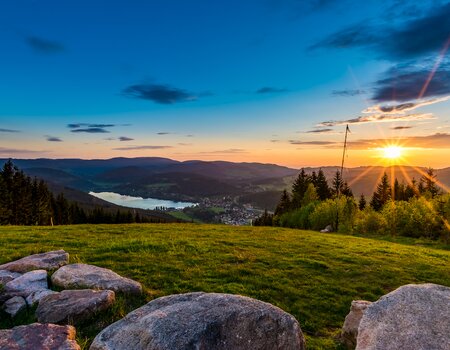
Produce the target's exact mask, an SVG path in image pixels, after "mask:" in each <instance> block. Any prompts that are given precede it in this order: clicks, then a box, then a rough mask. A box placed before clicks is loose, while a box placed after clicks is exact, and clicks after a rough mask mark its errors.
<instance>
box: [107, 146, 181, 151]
mask: <svg viewBox="0 0 450 350" xmlns="http://www.w3.org/2000/svg"><path fill="white" fill-rule="evenodd" d="M168 148H173V147H172V146H130V147H118V148H113V150H114V151H134V150H144V149H168Z"/></svg>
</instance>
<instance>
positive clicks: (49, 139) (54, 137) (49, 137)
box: [45, 135, 63, 142]
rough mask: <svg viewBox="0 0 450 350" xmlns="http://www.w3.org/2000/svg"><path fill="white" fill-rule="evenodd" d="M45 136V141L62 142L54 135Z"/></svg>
mask: <svg viewBox="0 0 450 350" xmlns="http://www.w3.org/2000/svg"><path fill="white" fill-rule="evenodd" d="M45 137H46V138H47V141H49V142H63V140H61V139H60V138H59V137H56V136H49V135H47V136H45Z"/></svg>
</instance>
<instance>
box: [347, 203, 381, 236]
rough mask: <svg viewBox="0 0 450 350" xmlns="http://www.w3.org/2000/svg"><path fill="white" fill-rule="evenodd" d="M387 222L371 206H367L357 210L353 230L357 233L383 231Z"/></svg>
mask: <svg viewBox="0 0 450 350" xmlns="http://www.w3.org/2000/svg"><path fill="white" fill-rule="evenodd" d="M386 227H387V223H386V220H385V218H384V217H383V215H381V214H380V213H378V212H376V211H375V210H374V209H373V208H372V207H367V208H366V209H364V210H363V211H361V212H359V215H358V217H357V219H356V222H355V231H357V232H358V233H384V232H385V231H386Z"/></svg>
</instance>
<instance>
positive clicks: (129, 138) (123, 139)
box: [119, 136, 134, 142]
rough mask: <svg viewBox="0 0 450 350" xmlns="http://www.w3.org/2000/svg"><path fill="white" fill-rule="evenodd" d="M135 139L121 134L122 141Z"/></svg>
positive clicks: (120, 139)
mask: <svg viewBox="0 0 450 350" xmlns="http://www.w3.org/2000/svg"><path fill="white" fill-rule="evenodd" d="M133 140H134V139H133V138H131V137H127V136H120V137H119V141H122V142H124V141H133Z"/></svg>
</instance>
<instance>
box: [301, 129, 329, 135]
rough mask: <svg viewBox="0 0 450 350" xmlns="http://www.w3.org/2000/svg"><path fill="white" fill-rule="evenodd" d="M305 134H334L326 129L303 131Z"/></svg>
mask: <svg viewBox="0 0 450 350" xmlns="http://www.w3.org/2000/svg"><path fill="white" fill-rule="evenodd" d="M305 133H306V134H330V133H334V130H333V129H330V128H327V129H314V130H308V131H305Z"/></svg>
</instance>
